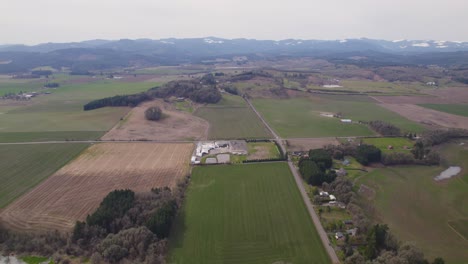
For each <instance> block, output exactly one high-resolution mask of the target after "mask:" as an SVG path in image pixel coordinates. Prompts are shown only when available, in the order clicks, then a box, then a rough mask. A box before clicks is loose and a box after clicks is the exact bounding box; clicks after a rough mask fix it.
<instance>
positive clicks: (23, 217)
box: [0, 143, 194, 231]
mask: <svg viewBox="0 0 468 264" xmlns="http://www.w3.org/2000/svg"><path fill="white" fill-rule="evenodd" d="M193 148H194V145H193V144H191V143H184V144H165V143H100V144H95V145H93V146H91V147H90V148H88V149H87V150H86V151H85V152H84V153H82V154H81V155H80V156H79V157H78V158H76V159H75V160H73V161H72V162H71V163H69V164H68V165H66V166H65V167H63V168H62V169H60V170H59V171H58V172H56V173H55V174H54V175H52V176H50V177H49V178H48V179H47V180H45V181H44V182H42V183H41V184H39V185H38V186H37V187H36V188H34V189H33V190H32V191H30V192H29V193H27V194H25V195H23V196H22V197H20V198H19V199H17V200H16V201H14V202H13V203H12V204H11V205H9V206H8V207H7V208H5V209H4V210H3V211H2V212H1V214H0V220H1V221H2V223H4V224H5V225H6V226H7V227H9V228H13V229H17V230H21V231H50V230H61V231H69V230H71V229H72V228H73V226H74V224H75V222H76V221H77V220H80V221H82V220H84V219H85V218H86V216H87V215H88V214H90V213H92V212H93V211H94V210H95V209H96V208H97V207H98V205H99V203H100V202H101V201H102V199H103V198H104V197H105V196H106V195H107V194H108V193H109V192H111V191H113V190H116V189H127V188H128V189H131V190H133V191H135V192H147V191H150V190H151V189H152V188H155V187H165V186H168V187H174V186H175V185H176V183H177V181H178V180H179V179H181V178H183V177H184V176H186V175H187V173H188V172H189V160H190V155H191V154H192V151H193Z"/></svg>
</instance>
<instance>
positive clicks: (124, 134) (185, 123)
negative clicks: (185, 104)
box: [102, 100, 208, 140]
mask: <svg viewBox="0 0 468 264" xmlns="http://www.w3.org/2000/svg"><path fill="white" fill-rule="evenodd" d="M152 106H159V107H160V109H162V111H163V115H164V116H163V118H162V119H161V120H159V121H157V122H155V121H150V120H146V118H145V110H146V109H147V108H149V107H152ZM207 130H208V122H206V121H205V120H203V119H201V118H199V117H196V116H193V115H191V114H189V113H186V112H183V111H179V110H176V109H175V107H174V106H173V105H171V104H169V103H165V102H163V101H162V100H154V101H151V102H145V103H142V104H140V105H139V106H137V107H134V108H133V109H132V110H131V111H130V113H129V114H128V115H127V116H126V117H125V118H123V119H122V120H121V121H119V122H118V123H117V125H115V126H114V128H112V130H110V131H109V132H108V133H107V134H106V135H104V136H103V137H102V139H104V140H203V139H206V133H207Z"/></svg>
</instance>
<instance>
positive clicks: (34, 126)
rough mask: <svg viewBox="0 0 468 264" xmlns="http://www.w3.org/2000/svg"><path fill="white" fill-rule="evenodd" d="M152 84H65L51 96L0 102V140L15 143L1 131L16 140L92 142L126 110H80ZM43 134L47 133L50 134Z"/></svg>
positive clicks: (102, 81)
mask: <svg viewBox="0 0 468 264" xmlns="http://www.w3.org/2000/svg"><path fill="white" fill-rule="evenodd" d="M156 85H157V83H123V82H117V81H111V80H97V81H94V82H91V83H69V84H68V83H66V84H64V85H62V86H61V87H59V88H57V89H54V90H52V93H51V94H49V95H41V96H38V97H36V98H33V99H31V100H30V101H12V102H9V101H0V140H1V141H3V142H9V141H13V140H15V136H12V135H11V134H10V135H3V133H5V132H6V133H8V132H21V133H23V134H22V135H19V136H18V139H19V141H24V140H26V139H27V140H30V141H40V140H44V139H50V140H65V139H96V138H98V137H99V136H101V135H102V134H104V132H105V131H107V130H109V129H110V128H111V127H112V126H114V125H115V123H117V121H118V120H119V119H120V118H121V117H123V116H125V115H126V114H127V113H128V111H129V110H130V108H128V107H114V108H109V107H107V108H102V109H97V110H93V111H83V105H84V104H85V103H87V102H89V101H90V100H93V99H98V98H102V97H107V96H113V95H117V94H129V93H135V92H140V91H144V90H147V89H149V88H151V87H154V86H156ZM39 132H40V133H39ZM45 132H51V135H47V133H45ZM61 132H66V133H63V134H62V133H61ZM81 132H82V133H81ZM21 138H23V139H21Z"/></svg>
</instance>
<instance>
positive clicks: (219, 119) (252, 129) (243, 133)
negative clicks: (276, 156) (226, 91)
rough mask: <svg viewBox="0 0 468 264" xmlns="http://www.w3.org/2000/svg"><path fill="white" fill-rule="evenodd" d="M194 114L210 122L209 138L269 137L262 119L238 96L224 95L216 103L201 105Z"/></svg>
mask: <svg viewBox="0 0 468 264" xmlns="http://www.w3.org/2000/svg"><path fill="white" fill-rule="evenodd" d="M195 115H196V116H198V117H201V118H203V119H205V120H207V121H208V122H209V123H210V130H209V133H208V137H209V138H210V139H236V138H239V139H240V138H270V137H271V135H270V133H269V132H268V130H267V128H266V127H265V126H264V125H263V123H262V121H261V120H260V119H259V118H258V117H257V115H256V114H255V113H254V112H253V111H252V109H250V108H249V107H248V106H247V104H246V103H245V101H244V100H243V99H242V98H241V97H240V96H232V95H224V96H223V99H222V100H221V101H220V102H219V103H218V104H216V105H208V106H205V107H201V108H199V109H197V111H196V112H195Z"/></svg>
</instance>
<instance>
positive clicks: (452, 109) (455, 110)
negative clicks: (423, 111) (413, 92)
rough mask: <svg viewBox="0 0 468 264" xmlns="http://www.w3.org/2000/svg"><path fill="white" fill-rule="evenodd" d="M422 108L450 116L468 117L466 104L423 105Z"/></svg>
mask: <svg viewBox="0 0 468 264" xmlns="http://www.w3.org/2000/svg"><path fill="white" fill-rule="evenodd" d="M420 106H422V107H426V108H430V109H433V110H437V111H441V112H445V113H449V114H454V115H459V116H467V117H468V105H466V104H421V105H420Z"/></svg>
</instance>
